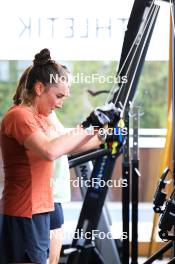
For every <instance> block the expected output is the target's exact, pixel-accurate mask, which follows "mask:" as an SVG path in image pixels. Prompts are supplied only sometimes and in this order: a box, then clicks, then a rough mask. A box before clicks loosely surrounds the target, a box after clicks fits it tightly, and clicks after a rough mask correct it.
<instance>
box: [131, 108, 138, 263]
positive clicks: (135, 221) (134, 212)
mask: <svg viewBox="0 0 175 264" xmlns="http://www.w3.org/2000/svg"><path fill="white" fill-rule="evenodd" d="M132 116H133V147H132V161H131V167H132V176H131V179H132V184H131V187H132V193H131V197H132V244H131V264H138V200H139V198H138V197H139V194H138V193H139V171H138V169H139V153H138V128H139V107H133V108H132Z"/></svg>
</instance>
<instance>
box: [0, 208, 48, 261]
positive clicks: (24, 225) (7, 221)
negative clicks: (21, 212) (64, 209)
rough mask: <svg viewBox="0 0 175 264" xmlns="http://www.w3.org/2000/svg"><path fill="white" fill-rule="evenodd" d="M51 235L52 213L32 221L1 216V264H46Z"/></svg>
mask: <svg viewBox="0 0 175 264" xmlns="http://www.w3.org/2000/svg"><path fill="white" fill-rule="evenodd" d="M49 233H50V213H42V214H36V215H33V217H32V219H30V218H26V217H14V216H6V215H0V249H1V250H0V263H1V264H8V263H37V264H46V261H47V257H48V252H49V244H50V240H49Z"/></svg>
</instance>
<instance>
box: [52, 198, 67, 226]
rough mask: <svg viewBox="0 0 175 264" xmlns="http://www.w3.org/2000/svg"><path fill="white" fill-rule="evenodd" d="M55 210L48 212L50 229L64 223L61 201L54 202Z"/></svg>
mask: <svg viewBox="0 0 175 264" xmlns="http://www.w3.org/2000/svg"><path fill="white" fill-rule="evenodd" d="M54 205H55V211H53V212H51V213H50V230H53V229H57V228H60V227H61V226H62V224H63V223H64V215H63V209H62V206H61V203H55V204H54Z"/></svg>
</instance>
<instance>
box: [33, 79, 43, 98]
mask: <svg viewBox="0 0 175 264" xmlns="http://www.w3.org/2000/svg"><path fill="white" fill-rule="evenodd" d="M34 89H35V92H36V95H38V96H41V95H42V93H43V92H44V85H43V83H42V82H36V83H35V87H34Z"/></svg>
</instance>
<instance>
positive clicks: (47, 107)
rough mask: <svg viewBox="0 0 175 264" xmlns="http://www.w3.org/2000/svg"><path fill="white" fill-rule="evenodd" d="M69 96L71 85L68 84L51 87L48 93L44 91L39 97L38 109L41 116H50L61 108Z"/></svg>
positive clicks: (37, 101)
mask: <svg viewBox="0 0 175 264" xmlns="http://www.w3.org/2000/svg"><path fill="white" fill-rule="evenodd" d="M69 95H70V94H69V84H68V83H67V82H62V83H58V84H53V85H51V86H50V87H49V89H48V90H47V91H43V92H42V93H41V95H40V96H38V97H37V100H36V107H37V110H38V112H39V114H42V115H44V116H48V115H49V114H51V112H52V110H54V109H56V108H61V107H62V106H63V102H64V99H65V98H66V97H68V96H69Z"/></svg>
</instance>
